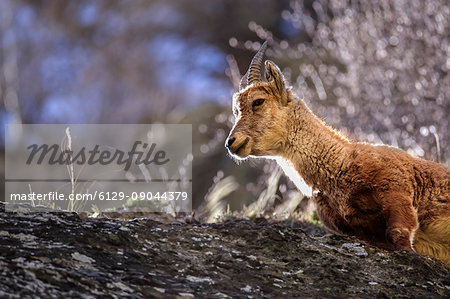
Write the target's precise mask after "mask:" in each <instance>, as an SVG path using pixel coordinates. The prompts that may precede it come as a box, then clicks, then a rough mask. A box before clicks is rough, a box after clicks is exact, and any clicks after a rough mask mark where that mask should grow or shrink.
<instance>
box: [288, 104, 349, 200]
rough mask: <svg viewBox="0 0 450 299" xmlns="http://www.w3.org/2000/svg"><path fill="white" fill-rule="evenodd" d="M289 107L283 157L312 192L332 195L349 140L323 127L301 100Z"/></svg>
mask: <svg viewBox="0 0 450 299" xmlns="http://www.w3.org/2000/svg"><path fill="white" fill-rule="evenodd" d="M293 105H294V106H293V107H292V108H293V109H292V117H291V118H290V119H289V120H288V121H287V130H288V140H287V142H286V148H285V154H284V156H283V158H285V159H286V160H288V161H290V162H291V163H292V165H293V166H294V168H295V170H296V171H297V172H298V173H299V175H300V176H301V177H302V178H303V179H304V180H305V182H306V183H307V184H308V185H310V186H311V187H312V188H313V190H321V191H326V192H332V189H334V188H335V187H336V186H337V185H338V184H339V183H338V180H339V176H340V174H341V170H342V167H343V165H344V161H345V160H346V156H347V152H348V145H349V141H348V140H347V139H345V137H343V136H342V135H340V134H339V133H337V132H336V131H334V130H333V129H331V128H330V127H328V126H326V125H325V124H324V123H323V122H322V121H321V120H320V119H319V118H318V117H317V116H315V115H314V114H313V113H312V112H311V111H310V110H309V109H308V108H307V107H306V105H305V104H304V103H303V102H302V101H298V102H296V103H293Z"/></svg>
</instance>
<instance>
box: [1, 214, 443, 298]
mask: <svg viewBox="0 0 450 299" xmlns="http://www.w3.org/2000/svg"><path fill="white" fill-rule="evenodd" d="M3 210H4V209H3ZM449 274H450V270H449V269H448V268H446V267H444V266H442V265H441V264H440V263H439V262H437V261H435V260H433V259H431V258H427V257H421V256H418V255H415V254H410V253H402V252H388V251H384V250H381V249H378V248H374V247H371V246H367V245H365V244H363V243H361V242H359V241H358V240H355V239H353V238H348V237H342V236H335V235H330V234H325V232H323V231H322V230H321V229H320V228H318V227H316V226H313V225H310V224H305V223H294V224H287V223H269V222H267V221H266V220H264V219H256V220H253V221H249V220H239V219H237V220H232V221H227V222H223V223H214V224H192V223H191V224H189V223H186V222H184V221H177V220H174V219H169V221H167V218H165V217H162V216H160V217H158V216H153V217H152V218H148V217H147V218H136V219H132V220H124V219H111V218H96V219H91V218H85V219H83V218H80V216H78V215H77V214H75V213H48V212H45V211H42V212H39V213H24V212H15V213H7V212H0V297H1V298H8V297H10V298H37V297H42V298H50V297H55V298H62V297H66V298H81V297H83V298H90V297H116V298H122V297H128V298H149V297H150V298H152V297H157V298H158V297H160V298H190V297H196V298H229V297H232V298H261V297H263V298H264V297H269V298H273V297H278V298H292V297H296V298H352V297H354V298H394V297H395V298H449V297H450V275H449Z"/></svg>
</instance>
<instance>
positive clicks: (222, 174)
mask: <svg viewBox="0 0 450 299" xmlns="http://www.w3.org/2000/svg"><path fill="white" fill-rule="evenodd" d="M449 19H450V5H449V3H448V1H445V0H429V1H422V0H392V1H386V0H380V1H370V0H360V1H328V0H317V1H312V0H304V1H301V0H294V1H288V0H281V1H270V0H247V1H238V0H215V1H201V0H190V1H187V0H186V1H183V0H177V1H175V0H173V1H157V0H153V1H139V0H133V1H125V0H124V1H106V0H98V1H82V0H80V1H50V0H47V1H46V0H29V1H26V0H15V1H12V0H3V1H1V2H0V120H1V123H2V131H1V133H0V134H1V135H2V138H1V144H0V147H1V153H2V154H1V156H0V164H1V166H2V167H1V168H0V169H1V170H0V171H1V172H2V173H1V177H2V180H3V181H4V129H3V127H4V125H5V124H6V123H119V124H120V123H124V124H125V123H156V122H158V123H192V124H193V132H194V133H193V150H194V166H193V192H194V208H196V209H197V211H198V213H199V214H200V215H201V216H202V217H204V218H205V219H208V220H210V221H212V220H213V219H215V218H216V217H217V216H218V215H221V214H230V213H233V212H234V211H240V212H241V213H243V214H244V215H246V216H249V215H255V214H258V213H266V214H267V213H268V214H270V215H272V216H279V217H291V216H292V215H293V213H295V211H299V210H301V211H305V210H308V209H309V208H308V206H309V204H308V202H307V201H306V200H303V196H302V194H299V192H298V191H296V190H295V188H294V187H293V185H292V184H291V183H290V182H289V181H288V180H287V179H286V178H285V177H284V175H283V174H282V173H281V172H280V171H279V169H278V168H277V167H276V165H274V164H273V163H270V162H267V161H247V162H244V163H241V165H239V166H238V165H237V164H236V163H235V162H234V161H232V160H231V159H230V158H229V157H228V156H227V154H226V151H225V148H224V146H223V144H224V142H225V138H226V137H227V134H228V132H229V129H230V128H231V126H232V124H233V118H232V115H231V96H232V94H233V92H234V91H236V89H237V84H238V82H239V79H240V76H241V74H243V73H245V71H246V70H247V67H248V65H249V63H250V60H251V58H252V56H253V55H254V52H255V51H256V50H257V49H258V48H259V46H260V45H261V42H262V41H263V40H269V42H270V49H269V50H268V51H267V57H268V58H269V59H271V60H273V61H275V62H276V63H277V64H278V65H279V66H280V67H281V69H282V70H283V72H284V74H285V75H286V77H287V79H288V80H289V82H290V83H291V84H292V86H293V88H294V90H295V92H296V94H297V95H298V96H299V97H301V98H303V99H304V100H305V101H306V103H307V104H308V105H309V106H310V107H311V108H312V110H313V111H314V112H315V113H316V114H318V115H319V116H320V117H322V118H323V119H325V121H326V122H327V123H328V124H329V125H332V126H333V127H335V128H337V129H339V130H341V131H342V132H343V133H344V134H346V135H347V136H348V137H350V138H351V139H354V140H363V141H369V142H372V143H385V144H390V145H394V146H397V147H400V148H402V149H404V150H406V151H408V152H409V153H411V154H413V155H416V156H419V157H424V158H427V159H430V160H434V161H440V162H441V163H444V164H446V165H447V166H448V165H449V161H450V151H449V149H448V147H449V143H450V132H449V121H450V118H449V116H448V115H449V113H450V100H449V98H450V77H449V70H450V42H449V32H450V31H449V29H450V28H449ZM2 185H3V184H2ZM2 187H3V186H2ZM1 196H2V197H3V196H4V192H3V190H2V192H1Z"/></svg>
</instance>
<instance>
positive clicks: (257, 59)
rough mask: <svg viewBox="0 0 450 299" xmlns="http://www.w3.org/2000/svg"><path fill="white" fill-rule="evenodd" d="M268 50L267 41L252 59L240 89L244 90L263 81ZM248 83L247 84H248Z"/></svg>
mask: <svg viewBox="0 0 450 299" xmlns="http://www.w3.org/2000/svg"><path fill="white" fill-rule="evenodd" d="M266 49H267V41H265V42H264V43H263V44H262V46H261V48H259V50H258V52H257V53H256V54H255V56H254V57H253V59H252V62H251V63H250V67H249V68H248V71H247V73H246V74H245V75H244V76H243V77H242V79H241V83H240V86H239V89H240V90H242V89H244V88H245V87H246V86H248V85H250V84H253V83H256V82H260V81H261V66H262V62H263V58H264V52H265V51H266ZM246 81H247V82H246Z"/></svg>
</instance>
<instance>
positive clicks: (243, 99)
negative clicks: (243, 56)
mask: <svg viewBox="0 0 450 299" xmlns="http://www.w3.org/2000/svg"><path fill="white" fill-rule="evenodd" d="M266 48H267V42H265V43H264V44H263V45H262V46H261V48H260V49H259V51H258V53H256V55H255V57H254V58H253V60H252V62H251V64H250V67H249V69H248V71H247V73H246V74H245V75H244V77H243V78H242V80H241V84H240V88H239V91H238V92H236V93H235V94H234V95H233V114H234V116H235V118H236V122H235V124H234V126H233V129H232V130H231V132H230V135H229V137H228V139H227V141H226V144H225V145H226V147H227V148H228V150H229V152H230V153H231V155H233V156H234V157H236V158H238V159H245V158H247V157H248V156H277V155H279V154H280V153H281V152H282V150H283V147H284V144H285V139H286V138H287V136H285V135H286V134H285V133H284V132H285V128H286V120H287V118H288V117H289V116H288V111H289V109H288V106H289V105H290V102H291V93H290V90H289V88H288V87H287V86H286V84H285V80H284V76H283V74H282V73H281V71H280V69H279V67H278V66H277V65H276V64H275V63H273V62H272V61H269V60H267V61H266V62H265V78H266V81H265V80H263V79H262V78H261V66H262V61H263V56H264V52H265V50H266Z"/></svg>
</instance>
